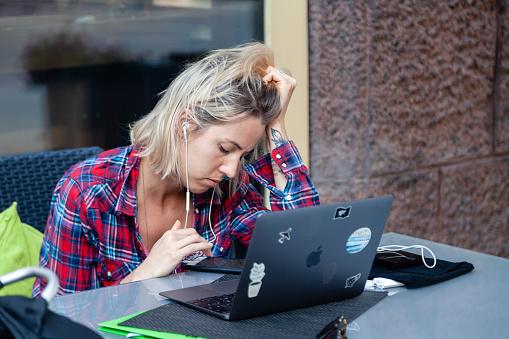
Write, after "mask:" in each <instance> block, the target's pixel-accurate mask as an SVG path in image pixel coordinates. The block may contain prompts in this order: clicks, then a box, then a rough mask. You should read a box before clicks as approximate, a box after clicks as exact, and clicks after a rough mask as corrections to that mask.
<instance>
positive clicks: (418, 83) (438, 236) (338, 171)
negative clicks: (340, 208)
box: [309, 0, 509, 257]
mask: <svg viewBox="0 0 509 339" xmlns="http://www.w3.org/2000/svg"><path fill="white" fill-rule="evenodd" d="M505 7H506V3H505V2H504V1H488V0H484V1H480V0H478V1H476V0H470V1H466V0H465V1H444V0H422V1H417V0H415V1H396V0H394V1H389V0H381V1H375V0H372V1H353V0H352V1H346V0H344V1H332V0H331V1H309V46H310V129H311V132H310V133H311V164H310V167H311V173H312V177H313V180H314V182H315V183H316V185H317V188H318V191H319V192H320V195H321V199H322V202H324V203H327V202H332V201H338V200H346V199H353V198H363V197H368V196H374V195H382V194H388V193H391V194H393V195H394V198H395V200H394V205H393V210H392V213H391V217H390V219H389V221H388V224H387V226H386V230H387V231H396V232H399V233H404V234H409V235H414V236H418V237H422V238H426V239H431V240H435V241H439V242H445V243H449V244H453V245H456V246H460V247H465V248H470V249H473V250H477V251H482V252H487V253H490V254H494V255H499V256H504V257H509V11H507V10H506V9H505Z"/></svg>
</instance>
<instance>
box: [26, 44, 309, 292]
mask: <svg viewBox="0 0 509 339" xmlns="http://www.w3.org/2000/svg"><path fill="white" fill-rule="evenodd" d="M273 66H274V60H273V54H272V51H271V50H270V49H269V48H268V47H267V46H265V45H263V44H260V43H251V44H246V45H242V46H238V47H236V48H232V49H224V50H217V51H214V52H212V53H210V54H209V55H208V56H206V57H205V58H203V59H202V60H200V61H197V62H195V63H193V64H191V65H189V66H188V67H187V68H186V69H185V70H184V71H183V72H182V73H181V74H180V75H179V76H178V77H177V78H176V79H175V80H174V81H173V82H172V83H171V84H170V86H169V87H168V89H167V90H166V91H165V93H164V95H163V96H162V97H161V99H160V100H159V102H158V103H157V105H156V106H155V108H154V109H153V110H152V112H151V113H149V114H148V115H146V116H145V117H144V118H142V119H141V120H139V121H137V122H136V123H134V124H133V125H132V126H131V142H132V145H131V146H128V147H120V148H117V149H113V150H110V151H106V152H103V153H101V154H99V155H98V156H96V157H94V158H91V159H88V160H85V161H83V162H81V163H78V164H76V165H74V166H73V167H71V168H70V169H69V170H68V171H67V172H66V173H65V174H64V177H63V178H62V179H61V180H60V181H59V182H58V184H57V186H56V189H55V192H54V195H53V198H52V203H51V210H50V215H49V218H48V223H47V226H46V231H45V235H44V240H43V245H42V248H41V259H40V265H41V266H44V267H48V268H50V269H51V270H53V271H55V272H56V273H57V274H58V276H59V277H60V290H59V293H60V294H64V293H72V292H76V291H82V290H87V289H92V288H99V287H102V286H109V285H114V284H119V283H127V282H131V281H137V280H141V279H148V278H154V277H160V276H164V275H168V274H170V273H171V272H173V271H177V270H178V269H179V264H180V263H181V261H182V259H183V258H185V257H187V256H189V255H192V254H193V253H196V252H200V251H201V252H203V253H204V254H206V255H209V256H210V255H212V256H229V255H230V252H231V242H232V241H233V240H236V241H238V242H240V243H241V244H243V245H244V246H247V245H248V243H249V240H250V237H251V233H252V231H253V228H254V226H255V221H256V218H257V217H259V216H260V215H262V214H264V213H267V212H268V210H267V209H266V208H265V206H264V199H263V197H262V196H261V195H260V194H259V193H258V191H257V190H256V189H255V188H254V187H253V186H252V185H251V184H250V182H249V177H251V178H253V179H254V180H256V181H257V182H258V183H260V184H262V185H263V186H265V187H266V188H268V189H269V191H270V203H271V207H272V210H281V209H290V208H298V207H302V206H310V205H315V204H318V203H319V199H318V194H317V192H316V190H315V188H314V186H313V184H312V183H311V181H310V179H309V177H308V172H307V168H306V167H305V166H304V165H303V163H302V160H301V158H300V155H299V153H298V151H297V149H296V147H295V145H294V144H293V143H292V142H291V141H288V137H287V135H286V130H285V115H286V110H287V107H288V103H289V100H290V97H291V95H292V92H293V90H294V88H295V85H296V82H295V80H294V79H292V78H291V77H290V76H288V75H287V74H285V73H283V72H281V71H279V70H277V69H275V68H274V67H273ZM267 147H268V148H270V152H269V153H268V154H265V155H263V156H261V157H258V150H260V149H263V148H265V149H266V148H267ZM252 160H254V162H251V163H249V164H247V165H246V163H248V162H250V161H252ZM186 198H187V199H186ZM43 287H44V282H42V281H40V280H37V281H36V283H35V285H34V290H33V294H34V295H38V294H39V293H40V292H41V290H42V289H43Z"/></svg>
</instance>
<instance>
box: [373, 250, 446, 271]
mask: <svg viewBox="0 0 509 339" xmlns="http://www.w3.org/2000/svg"><path fill="white" fill-rule="evenodd" d="M411 248H418V249H420V250H421V258H422V263H423V264H424V266H426V267H427V268H433V267H435V266H436V264H437V258H436V257H435V253H433V251H432V250H430V249H429V248H428V247H426V246H423V245H411V246H403V245H386V246H380V247H378V248H377V252H394V251H403V250H407V249H411ZM424 250H427V251H428V252H429V253H430V254H431V256H432V257H433V264H432V265H428V263H427V262H426V257H425V256H424Z"/></svg>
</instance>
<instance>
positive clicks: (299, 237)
mask: <svg viewBox="0 0 509 339" xmlns="http://www.w3.org/2000/svg"><path fill="white" fill-rule="evenodd" d="M391 204H392V197H391V196H386V197H379V198H370V199H364V200H358V201H351V202H346V203H338V204H328V205H319V206H312V207H304V208H299V209H293V210H287V211H280V212H272V213H267V214H265V215H263V216H261V217H260V218H258V219H257V221H256V227H255V230H254V232H253V235H252V238H251V242H250V244H249V249H248V251H247V256H246V259H245V262H244V267H243V269H242V273H241V274H240V279H234V280H226V281H222V282H218V283H212V284H206V285H200V286H194V287H189V288H183V289H178V290H172V291H165V292H161V293H159V294H160V295H161V296H163V297H166V298H169V299H171V300H173V301H176V302H178V303H181V304H184V305H187V306H189V307H192V308H195V309H197V310H200V311H203V312H207V313H209V314H212V315H214V316H216V317H219V318H222V319H226V320H239V319H246V318H251V317H256V316H261V315H266V314H270V313H276V312H282V311H287V310H292V309H296V308H301V307H308V306H313V305H318V304H323V303H328V302H333V301H339V300H343V299H348V298H353V297H356V296H357V295H359V294H361V293H362V291H363V290H364V285H365V283H366V279H367V278H368V275H369V272H370V270H371V266H372V264H373V259H374V257H375V254H376V249H377V247H378V245H379V243H380V239H381V236H382V233H383V230H384V225H385V222H386V220H387V218H388V216H389V211H390V207H391Z"/></svg>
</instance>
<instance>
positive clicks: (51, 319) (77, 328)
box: [0, 296, 101, 339]
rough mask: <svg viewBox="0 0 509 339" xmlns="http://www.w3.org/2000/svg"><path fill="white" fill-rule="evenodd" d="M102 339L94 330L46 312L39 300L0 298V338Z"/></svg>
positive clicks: (44, 303) (46, 304)
mask: <svg viewBox="0 0 509 339" xmlns="http://www.w3.org/2000/svg"><path fill="white" fill-rule="evenodd" d="M70 337H72V338H73V339H81V338H83V339H85V338H92V339H93V338H101V337H100V336H99V334H97V333H95V332H94V331H93V330H91V329H89V328H88V327H85V326H83V325H81V324H78V323H76V322H74V321H72V320H70V319H68V318H66V317H64V316H61V315H58V314H56V313H54V312H53V311H50V310H49V309H48V303H47V302H46V300H44V299H42V298H34V299H30V298H27V297H21V296H8V297H1V298H0V338H16V339H18V338H19V339H21V338H23V339H25V338H26V339H31V338H34V339H35V338H70Z"/></svg>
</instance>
